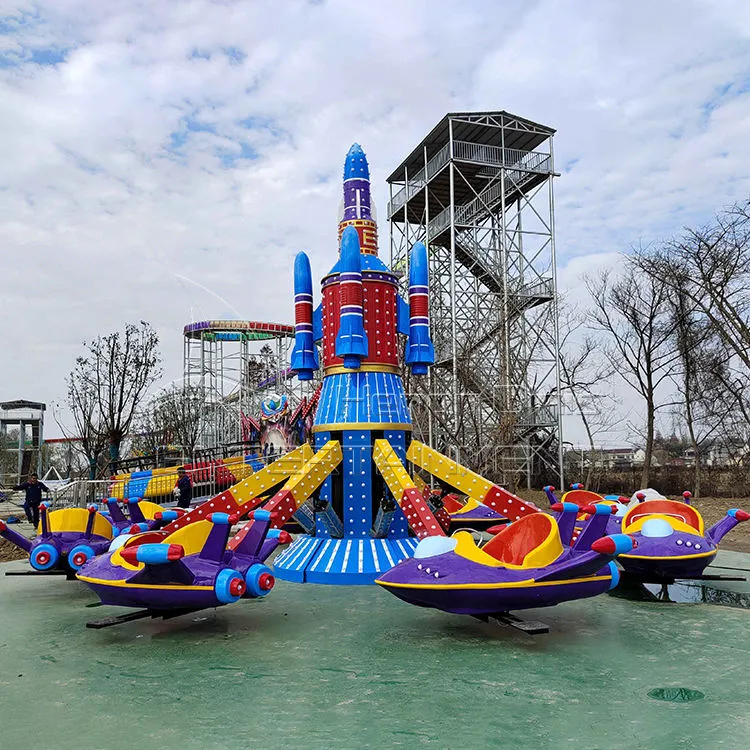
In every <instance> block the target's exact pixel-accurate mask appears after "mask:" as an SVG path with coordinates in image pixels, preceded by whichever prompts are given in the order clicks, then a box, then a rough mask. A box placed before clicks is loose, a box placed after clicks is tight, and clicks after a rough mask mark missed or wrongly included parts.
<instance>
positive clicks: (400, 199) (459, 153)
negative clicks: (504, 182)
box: [388, 141, 552, 216]
mask: <svg viewBox="0 0 750 750" xmlns="http://www.w3.org/2000/svg"><path fill="white" fill-rule="evenodd" d="M453 158H454V159H455V160H456V161H466V162H472V163H478V164H489V165H493V166H497V167H509V168H511V169H513V171H514V174H512V175H510V177H511V180H512V182H513V183H515V184H516V186H517V187H519V186H520V184H521V183H524V182H527V181H528V179H530V178H529V177H528V176H526V177H525V176H524V175H528V174H529V173H531V174H533V173H543V174H548V173H549V172H551V170H552V160H551V157H550V155H549V154H545V153H542V152H539V151H522V150H520V149H517V148H501V147H500V146H484V145H481V144H477V143H468V142H466V141H453ZM449 161H450V144H449V143H446V144H445V146H443V147H442V148H441V149H440V150H439V151H438V152H437V153H436V154H435V155H434V156H433V157H432V158H431V159H430V160H429V161H428V162H427V165H426V167H423V168H422V169H420V170H419V171H418V172H417V173H415V174H414V175H412V176H411V177H410V178H409V180H408V182H407V184H406V185H404V187H402V188H401V189H400V190H399V191H398V192H397V193H395V194H394V196H393V198H392V199H391V201H390V203H389V204H388V215H389V216H391V215H393V214H394V213H395V212H396V211H398V210H399V209H400V208H401V207H402V206H403V205H404V204H405V203H406V201H408V200H409V199H410V198H413V197H414V196H415V195H416V194H417V193H418V192H419V191H420V190H421V189H422V188H423V187H424V186H425V184H426V183H427V182H429V181H430V180H431V179H432V178H433V177H434V176H435V175H436V174H437V173H438V172H439V171H440V170H441V169H442V168H443V167H444V166H445V165H446V164H447V163H448V162H449Z"/></svg>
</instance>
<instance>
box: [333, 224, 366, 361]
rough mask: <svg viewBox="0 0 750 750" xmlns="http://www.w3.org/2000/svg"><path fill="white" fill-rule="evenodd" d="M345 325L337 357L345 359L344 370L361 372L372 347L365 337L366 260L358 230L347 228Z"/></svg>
mask: <svg viewBox="0 0 750 750" xmlns="http://www.w3.org/2000/svg"><path fill="white" fill-rule="evenodd" d="M340 269H341V272H340V274H339V289H340V294H341V297H340V299H341V310H340V315H341V323H340V325H339V332H338V335H337V336H336V356H337V357H343V358H344V367H346V368H348V369H350V370H358V369H359V365H360V361H361V360H362V359H363V358H365V357H367V350H368V348H369V343H368V341H367V334H366V333H365V325H364V314H363V308H362V256H361V255H360V252H359V235H358V234H357V230H356V229H355V228H354V227H352V226H349V227H346V229H344V232H343V234H342V235H341V265H340Z"/></svg>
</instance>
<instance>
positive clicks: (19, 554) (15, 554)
mask: <svg viewBox="0 0 750 750" xmlns="http://www.w3.org/2000/svg"><path fill="white" fill-rule="evenodd" d="M25 558H28V554H26V552H24V551H23V550H22V549H19V548H18V547H16V545H15V544H11V543H10V542H8V541H6V540H5V539H0V563H4V562H10V561H11V560H23V559H25Z"/></svg>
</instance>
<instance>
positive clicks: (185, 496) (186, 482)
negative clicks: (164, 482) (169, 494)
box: [175, 466, 193, 508]
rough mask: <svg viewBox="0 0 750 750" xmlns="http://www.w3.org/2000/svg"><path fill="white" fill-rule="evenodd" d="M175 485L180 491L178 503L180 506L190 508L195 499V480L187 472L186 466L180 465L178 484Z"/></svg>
mask: <svg viewBox="0 0 750 750" xmlns="http://www.w3.org/2000/svg"><path fill="white" fill-rule="evenodd" d="M175 487H176V488H177V489H178V490H179V491H180V494H179V496H178V498H177V505H178V506H179V507H180V508H189V507H190V502H191V501H192V499H193V481H192V479H190V477H189V476H188V475H187V474H186V473H185V468H184V467H182V466H180V468H179V469H177V484H176V485H175Z"/></svg>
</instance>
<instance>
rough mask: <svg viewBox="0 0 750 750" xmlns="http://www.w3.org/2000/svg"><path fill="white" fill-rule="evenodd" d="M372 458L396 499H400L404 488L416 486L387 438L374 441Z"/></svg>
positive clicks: (414, 487)
mask: <svg viewBox="0 0 750 750" xmlns="http://www.w3.org/2000/svg"><path fill="white" fill-rule="evenodd" d="M372 459H373V461H374V462H375V466H377V467H378V471H380V473H381V475H382V476H383V479H385V483H386V484H387V485H388V489H389V490H390V491H391V492H392V493H393V497H395V498H396V500H400V499H401V495H403V494H404V490H408V489H416V488H417V485H416V483H415V482H414V480H413V479H412V478H411V477H410V476H409V473H408V472H407V471H406V469H405V468H404V465H403V463H402V462H401V459H400V458H399V457H398V455H396V451H395V450H393V446H392V445H391V444H390V443H389V442H388V441H387V440H384V439H380V440H376V441H375V446H374V450H373V452H372Z"/></svg>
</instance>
